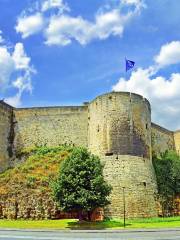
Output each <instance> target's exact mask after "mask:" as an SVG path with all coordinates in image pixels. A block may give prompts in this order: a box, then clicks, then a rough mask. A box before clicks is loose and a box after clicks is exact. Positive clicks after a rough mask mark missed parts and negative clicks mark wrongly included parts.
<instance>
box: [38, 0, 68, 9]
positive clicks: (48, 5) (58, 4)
mask: <svg viewBox="0 0 180 240" xmlns="http://www.w3.org/2000/svg"><path fill="white" fill-rule="evenodd" d="M53 8H57V9H59V10H60V11H61V12H63V11H69V10H70V9H69V7H68V5H67V4H66V3H64V2H63V0H46V1H44V2H43V3H42V8H41V11H42V12H45V11H47V10H49V9H53Z"/></svg>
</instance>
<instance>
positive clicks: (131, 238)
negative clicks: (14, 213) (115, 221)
mask: <svg viewBox="0 0 180 240" xmlns="http://www.w3.org/2000/svg"><path fill="white" fill-rule="evenodd" d="M22 239H25V240H72V239H73V240H77V239H79V240H82V239H83V240H84V239H86V240H92V239H93V240H102V239H107V240H115V239H119V240H180V228H179V229H159V230H157V229H156V230H146V231H142V230H131V231H126V230H125V231H101V232H100V231H90V232H89V231H67V232H66V231H31V230H0V240H22Z"/></svg>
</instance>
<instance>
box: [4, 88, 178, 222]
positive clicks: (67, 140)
mask: <svg viewBox="0 0 180 240" xmlns="http://www.w3.org/2000/svg"><path fill="white" fill-rule="evenodd" d="M0 120H1V122H0V171H4V170H5V169H6V168H8V167H9V166H10V165H11V166H12V165H13V164H15V163H16V161H14V163H13V161H12V160H13V158H14V159H15V158H16V157H15V156H16V155H18V152H21V150H22V149H24V148H29V147H33V146H37V145H47V146H57V145H61V144H74V145H77V146H84V147H88V149H89V150H90V151H91V152H92V153H94V154H97V155H99V156H100V158H101V160H102V162H103V163H104V165H105V167H104V176H105V178H106V179H107V181H108V182H109V183H110V184H111V185H112V186H113V191H112V194H111V196H110V199H111V202H112V204H111V205H110V206H109V207H108V208H107V209H106V214H107V215H108V216H111V217H122V216H123V194H122V191H123V188H124V191H125V197H126V215H127V216H128V217H142V216H144V217H151V216H156V214H157V212H156V206H155V193H156V191H157V188H156V178H155V174H154V169H153V166H152V150H153V152H154V153H156V154H157V155H158V154H160V153H161V152H164V151H165V150H167V149H176V150H177V151H179V150H180V131H177V132H175V133H173V132H171V131H169V130H166V129H164V128H162V127H160V126H158V125H156V124H153V123H151V107H150V104H149V102H148V101H147V100H146V99H145V98H143V97H142V96H140V95H137V94H133V93H128V92H111V93H108V94H104V95H101V96H99V97H97V98H96V99H94V100H93V101H92V102H90V103H89V104H87V105H85V106H79V107H45V108H44V107H42V108H21V109H13V108H12V107H10V106H9V105H7V104H4V103H0Z"/></svg>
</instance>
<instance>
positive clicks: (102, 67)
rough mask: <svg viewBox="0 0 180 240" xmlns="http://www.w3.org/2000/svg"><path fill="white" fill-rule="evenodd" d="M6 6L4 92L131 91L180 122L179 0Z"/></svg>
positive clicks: (163, 118)
mask: <svg viewBox="0 0 180 240" xmlns="http://www.w3.org/2000/svg"><path fill="white" fill-rule="evenodd" d="M0 11H1V14H0V98H5V101H7V102H8V103H10V104H12V105H14V106H20V107H29V106H44V105H45V106H47V105H76V104H81V103H82V102H84V101H90V100H92V99H93V98H94V97H96V96H97V95H99V94H101V93H104V92H109V91H111V90H112V89H113V90H115V91H132V92H136V93H140V94H142V95H144V96H145V97H147V98H148V99H149V100H150V101H151V104H152V118H153V121H155V122H157V123H158V124H161V125H163V126H164V127H167V128H170V129H172V130H174V129H179V128H180V120H179V116H180V27H179V23H180V14H179V12H180V1H179V0H156V1H152V0H144V1H143V0H76V1H75V0H64V1H63V0H41V1H39V0H23V1H19V0H13V1H12V0H0ZM125 57H127V58H128V59H131V60H134V61H135V62H136V65H135V68H134V70H133V71H130V72H129V73H127V74H125V63H124V58H125Z"/></svg>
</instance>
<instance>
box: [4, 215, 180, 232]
mask: <svg viewBox="0 0 180 240" xmlns="http://www.w3.org/2000/svg"><path fill="white" fill-rule="evenodd" d="M126 224H127V225H126V229H130V228H172V227H180V217H169V218H147V219H133V220H127V222H126ZM0 228H21V229H27V228H29V229H77V230H78V229H79V230H80V229H123V228H124V227H123V221H122V220H118V219H115V220H107V221H103V222H97V223H95V222H91V223H90V222H83V223H79V222H78V221H77V220H74V219H65V220H43V221H34V220H32V221H31V220H28V221H25V220H15V221H12V220H0Z"/></svg>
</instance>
